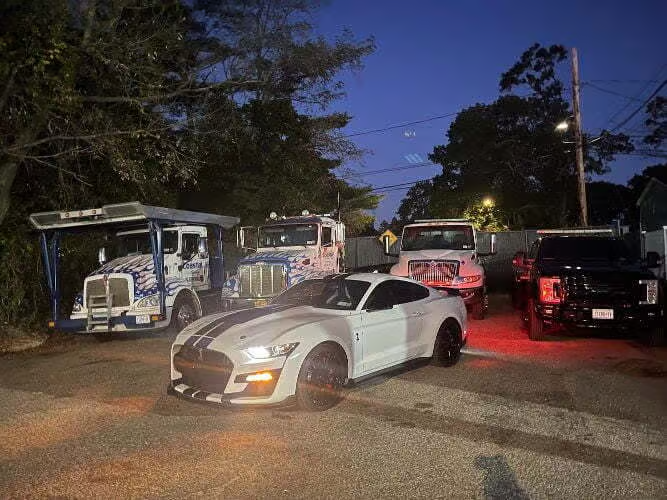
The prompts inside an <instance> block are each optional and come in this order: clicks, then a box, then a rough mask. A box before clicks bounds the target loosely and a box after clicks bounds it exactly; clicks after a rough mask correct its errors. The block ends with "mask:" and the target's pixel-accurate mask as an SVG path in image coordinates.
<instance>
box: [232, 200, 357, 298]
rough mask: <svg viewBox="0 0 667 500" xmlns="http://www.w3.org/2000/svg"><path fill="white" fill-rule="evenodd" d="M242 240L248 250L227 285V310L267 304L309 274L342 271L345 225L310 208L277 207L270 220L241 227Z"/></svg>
mask: <svg viewBox="0 0 667 500" xmlns="http://www.w3.org/2000/svg"><path fill="white" fill-rule="evenodd" d="M238 245H239V246H240V247H241V248H242V249H243V250H245V251H246V252H248V253H247V255H246V256H245V257H243V258H242V259H241V260H240V261H239V264H238V267H237V269H236V273H235V274H234V276H232V277H231V278H230V279H228V280H227V281H226V282H225V284H224V286H223V290H222V295H223V306H224V307H225V308H227V309H237V308H241V307H255V306H262V305H266V304H267V303H268V301H269V300H270V299H272V298H273V297H275V296H276V295H278V294H280V293H282V292H283V291H284V290H286V289H287V288H289V287H291V286H292V285H295V284H296V283H299V282H301V281H303V280H305V279H311V278H321V277H324V276H328V275H330V274H335V273H338V272H341V271H342V270H343V255H344V253H343V252H344V245H345V225H344V224H343V223H342V222H340V221H336V220H335V219H333V218H332V217H331V216H330V215H328V214H325V215H311V214H309V213H308V211H306V210H304V211H303V212H302V214H301V215H300V216H292V217H285V216H283V217H279V216H278V215H277V214H276V213H275V212H272V213H271V214H270V216H269V218H268V219H267V221H266V224H263V225H261V226H259V227H257V228H254V227H244V228H241V230H240V231H239V236H238Z"/></svg>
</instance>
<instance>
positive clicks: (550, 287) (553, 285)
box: [539, 278, 563, 304]
mask: <svg viewBox="0 0 667 500" xmlns="http://www.w3.org/2000/svg"><path fill="white" fill-rule="evenodd" d="M539 287H540V302H542V303H543V304H559V303H560V302H561V301H562V300H563V290H562V288H561V286H560V278H540V280H539Z"/></svg>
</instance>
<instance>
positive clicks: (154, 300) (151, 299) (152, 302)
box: [134, 294, 160, 309]
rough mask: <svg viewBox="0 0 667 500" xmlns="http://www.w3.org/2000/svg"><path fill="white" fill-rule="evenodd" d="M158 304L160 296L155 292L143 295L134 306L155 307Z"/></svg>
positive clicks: (142, 307)
mask: <svg viewBox="0 0 667 500" xmlns="http://www.w3.org/2000/svg"><path fill="white" fill-rule="evenodd" d="M159 305H160V296H159V295H158V294H155V295H149V296H148V297H144V298H143V299H141V300H140V301H139V302H137V305H136V306H134V307H135V308H136V309H144V308H147V307H157V306H159Z"/></svg>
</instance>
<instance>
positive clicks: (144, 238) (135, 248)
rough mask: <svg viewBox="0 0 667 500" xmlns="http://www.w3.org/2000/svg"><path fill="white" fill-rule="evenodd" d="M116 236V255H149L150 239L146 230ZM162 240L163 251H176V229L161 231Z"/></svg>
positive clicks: (151, 251)
mask: <svg viewBox="0 0 667 500" xmlns="http://www.w3.org/2000/svg"><path fill="white" fill-rule="evenodd" d="M117 237H118V256H119V257H124V256H126V255H141V254H144V255H150V254H152V253H153V250H152V249H151V240H150V238H149V237H148V231H146V232H143V233H130V234H127V233H126V234H119V235H117ZM162 241H163V248H164V253H176V252H177V251H178V231H162Z"/></svg>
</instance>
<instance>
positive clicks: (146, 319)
mask: <svg viewBox="0 0 667 500" xmlns="http://www.w3.org/2000/svg"><path fill="white" fill-rule="evenodd" d="M134 321H135V322H136V323H137V325H147V324H148V323H150V322H151V317H150V315H148V314H141V315H140V316H135V317H134Z"/></svg>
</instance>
